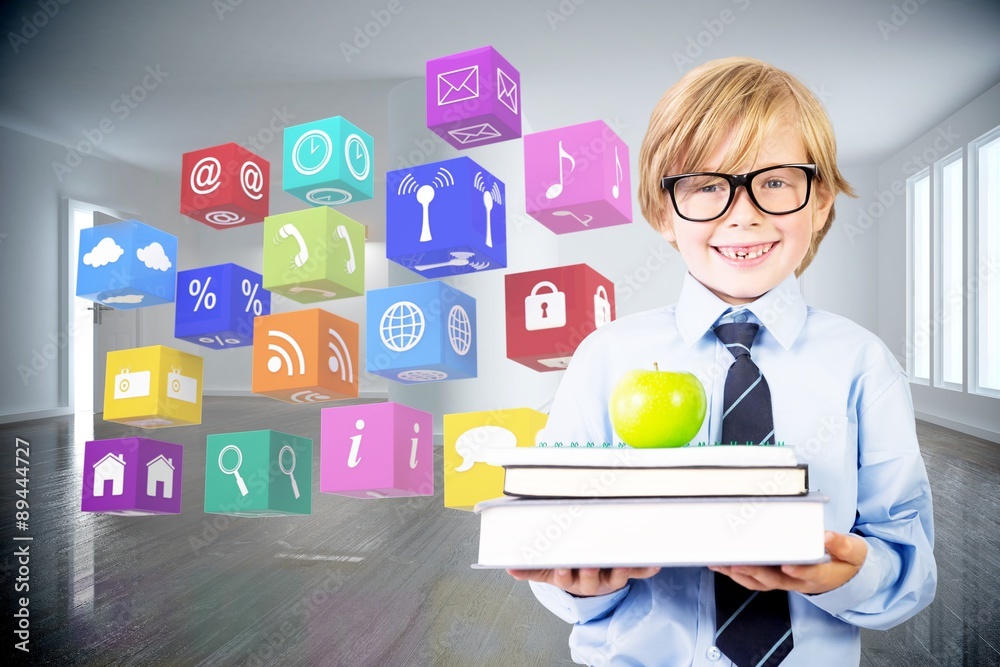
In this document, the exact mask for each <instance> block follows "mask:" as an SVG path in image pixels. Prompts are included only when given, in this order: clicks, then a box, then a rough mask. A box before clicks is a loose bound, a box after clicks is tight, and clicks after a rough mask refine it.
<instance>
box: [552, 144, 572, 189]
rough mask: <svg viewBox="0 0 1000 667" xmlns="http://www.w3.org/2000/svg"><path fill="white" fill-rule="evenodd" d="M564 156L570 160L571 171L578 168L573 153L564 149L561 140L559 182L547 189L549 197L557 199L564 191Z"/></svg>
mask: <svg viewBox="0 0 1000 667" xmlns="http://www.w3.org/2000/svg"><path fill="white" fill-rule="evenodd" d="M563 158H566V159H567V160H569V171H570V173H573V170H574V169H576V160H574V159H573V156H572V155H570V154H569V153H567V152H566V151H564V150H563V145H562V142H561V141H560V142H559V182H558V183H553V184H552V185H550V186H549V189H548V190H546V191H545V196H546V197H547V198H548V199H555V198H556V197H558V196H559V195H561V194H562V191H563V166H562V161H563Z"/></svg>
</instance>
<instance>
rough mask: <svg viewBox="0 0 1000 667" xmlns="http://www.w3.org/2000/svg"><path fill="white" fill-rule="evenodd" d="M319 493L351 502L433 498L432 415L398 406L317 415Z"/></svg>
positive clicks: (354, 407) (332, 410)
mask: <svg viewBox="0 0 1000 667" xmlns="http://www.w3.org/2000/svg"><path fill="white" fill-rule="evenodd" d="M319 490H320V491H321V492H322V493H334V494H337V495H341V496H351V497H354V498H389V497H402V496H433V495H434V431H433V422H432V415H431V414H430V413H429V412H424V411H423V410H416V409H414V408H411V407H408V406H405V405H401V404H399V403H369V404H367V405H348V406H344V407H339V408H325V409H323V410H321V411H320V458H319Z"/></svg>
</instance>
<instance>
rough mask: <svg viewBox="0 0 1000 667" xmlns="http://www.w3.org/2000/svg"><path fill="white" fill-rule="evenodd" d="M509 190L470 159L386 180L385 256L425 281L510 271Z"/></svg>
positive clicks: (416, 169)
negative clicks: (508, 243)
mask: <svg viewBox="0 0 1000 667" xmlns="http://www.w3.org/2000/svg"><path fill="white" fill-rule="evenodd" d="M506 201H507V197H506V188H505V186H504V184H503V183H502V182H501V181H499V180H497V179H496V177H494V176H493V175H492V174H490V173H489V172H488V171H486V170H485V169H483V168H482V167H480V166H479V165H478V164H476V163H475V162H473V161H472V160H471V159H469V158H467V157H460V158H455V159H453V160H445V161H443V162H434V163H431V164H426V165H422V166H418V167H413V168H412V169H400V170H398V171H390V172H389V173H388V174H386V242H385V243H386V245H385V255H386V257H388V258H389V259H391V260H392V261H394V262H396V263H398V264H401V265H402V266H405V267H406V268H408V269H410V270H412V271H414V272H416V273H419V274H420V275H422V276H424V277H425V278H438V277H442V276H452V275H456V274H459V273H476V272H478V271H483V270H488V269H499V268H503V267H505V266H507V205H506V203H505V202H506Z"/></svg>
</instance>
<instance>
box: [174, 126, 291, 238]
mask: <svg viewBox="0 0 1000 667" xmlns="http://www.w3.org/2000/svg"><path fill="white" fill-rule="evenodd" d="M270 186H271V163H270V162H268V161H267V160H265V159H264V158H262V157H261V156H259V155H255V154H254V153H251V152H250V151H248V150H247V149H245V148H243V147H242V146H240V145H239V144H234V143H228V144H222V145H221V146H212V147H211V148H203V149H201V150H197V151H191V152H190V153H185V154H184V156H183V157H182V158H181V213H182V214H184V215H186V216H187V217H189V218H191V219H192V220H197V221H198V222H202V223H204V224H206V225H208V226H209V227H214V228H215V229H229V228H232V227H241V226H243V225H252V224H255V223H258V222H261V221H263V220H264V217H265V216H266V215H267V211H268V199H269V196H270V194H269V193H270Z"/></svg>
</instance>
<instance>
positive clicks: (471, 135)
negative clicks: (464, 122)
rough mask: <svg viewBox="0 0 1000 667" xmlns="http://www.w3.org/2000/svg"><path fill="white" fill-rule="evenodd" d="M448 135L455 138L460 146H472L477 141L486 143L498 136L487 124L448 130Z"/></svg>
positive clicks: (495, 130) (496, 131)
mask: <svg viewBox="0 0 1000 667" xmlns="http://www.w3.org/2000/svg"><path fill="white" fill-rule="evenodd" d="M448 134H450V135H451V136H453V137H455V139H457V140H458V143H460V144H474V143H476V142H477V141H486V140H487V139H495V138H496V137H499V136H500V132H499V131H498V130H497V129H496V128H494V127H493V126H492V125H490V124H489V123H477V124H476V125H470V126H469V127H460V128H457V129H454V130H448Z"/></svg>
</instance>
